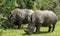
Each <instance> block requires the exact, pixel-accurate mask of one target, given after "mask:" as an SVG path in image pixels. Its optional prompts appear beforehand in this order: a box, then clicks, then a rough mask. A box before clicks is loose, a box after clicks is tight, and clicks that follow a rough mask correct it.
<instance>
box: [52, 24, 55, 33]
mask: <svg viewBox="0 0 60 36" xmlns="http://www.w3.org/2000/svg"><path fill="white" fill-rule="evenodd" d="M54 29H55V24H53V27H52V32H53V31H54Z"/></svg>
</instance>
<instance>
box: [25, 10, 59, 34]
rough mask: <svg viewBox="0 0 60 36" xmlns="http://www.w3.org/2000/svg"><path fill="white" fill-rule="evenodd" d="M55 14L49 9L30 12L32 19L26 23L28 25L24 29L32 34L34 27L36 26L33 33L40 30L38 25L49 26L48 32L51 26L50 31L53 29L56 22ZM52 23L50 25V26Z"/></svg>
mask: <svg viewBox="0 0 60 36" xmlns="http://www.w3.org/2000/svg"><path fill="white" fill-rule="evenodd" d="M57 19H58V17H57V15H56V14H55V13H54V12H53V11H50V10H43V11H41V10H36V11H35V12H34V13H33V14H32V20H31V22H30V23H29V24H28V27H27V28H26V29H25V30H24V31H25V32H26V33H28V34H32V33H33V30H34V27H36V31H35V33H39V32H40V30H39V29H40V27H49V30H48V32H50V30H51V28H52V32H53V31H54V28H55V25H56V22H57ZM51 25H52V26H51Z"/></svg>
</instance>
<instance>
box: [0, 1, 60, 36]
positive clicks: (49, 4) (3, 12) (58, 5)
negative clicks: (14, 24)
mask: <svg viewBox="0 0 60 36" xmlns="http://www.w3.org/2000/svg"><path fill="white" fill-rule="evenodd" d="M15 8H20V9H32V10H38V9H39V10H52V11H55V13H56V14H57V15H58V17H59V20H60V0H0V24H3V22H4V21H5V20H7V18H6V17H7V15H8V14H9V12H11V10H13V9H15ZM58 26H59V22H58ZM57 28H58V27H57ZM8 30H9V29H8ZM8 30H6V31H4V30H3V33H2V34H4V33H6V34H5V35H3V36H6V35H7V34H8V36H11V35H10V33H11V32H14V33H15V34H16V32H17V31H19V30H16V31H15V30H14V31H13V30H10V31H9V32H8ZM59 30H60V29H58V30H57V32H58V35H57V36H60V35H59V33H60V31H59ZM21 31H22V30H21ZM1 32H2V29H1ZM7 32H8V33H7ZM57 32H54V33H57ZM22 33H23V31H22ZM22 33H20V32H19V33H18V35H19V34H22ZM54 33H53V34H52V35H51V36H53V35H54ZM50 34H51V33H50ZM41 35H42V34H41ZM48 35H49V34H47V35H46V36H48ZM1 36H2V35H1ZM14 36H17V35H14ZM32 36H35V35H32ZM36 36H37V35H36ZM42 36H44V35H42ZM54 36H56V35H54Z"/></svg>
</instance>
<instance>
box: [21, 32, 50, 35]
mask: <svg viewBox="0 0 60 36" xmlns="http://www.w3.org/2000/svg"><path fill="white" fill-rule="evenodd" d="M47 33H50V32H47V31H40V33H38V34H47ZM33 34H36V33H35V32H34V33H33ZM22 35H30V34H27V33H24V34H22Z"/></svg>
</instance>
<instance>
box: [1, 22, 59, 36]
mask: <svg viewBox="0 0 60 36" xmlns="http://www.w3.org/2000/svg"><path fill="white" fill-rule="evenodd" d="M25 28H26V27H25V25H23V28H22V29H6V30H4V29H3V28H2V27H0V36H60V21H58V22H57V24H56V28H55V31H54V32H49V33H47V31H48V28H46V27H44V28H43V27H41V29H40V31H41V33H39V34H32V35H27V34H26V33H25V32H24V29H25ZM45 31H46V32H45Z"/></svg>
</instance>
